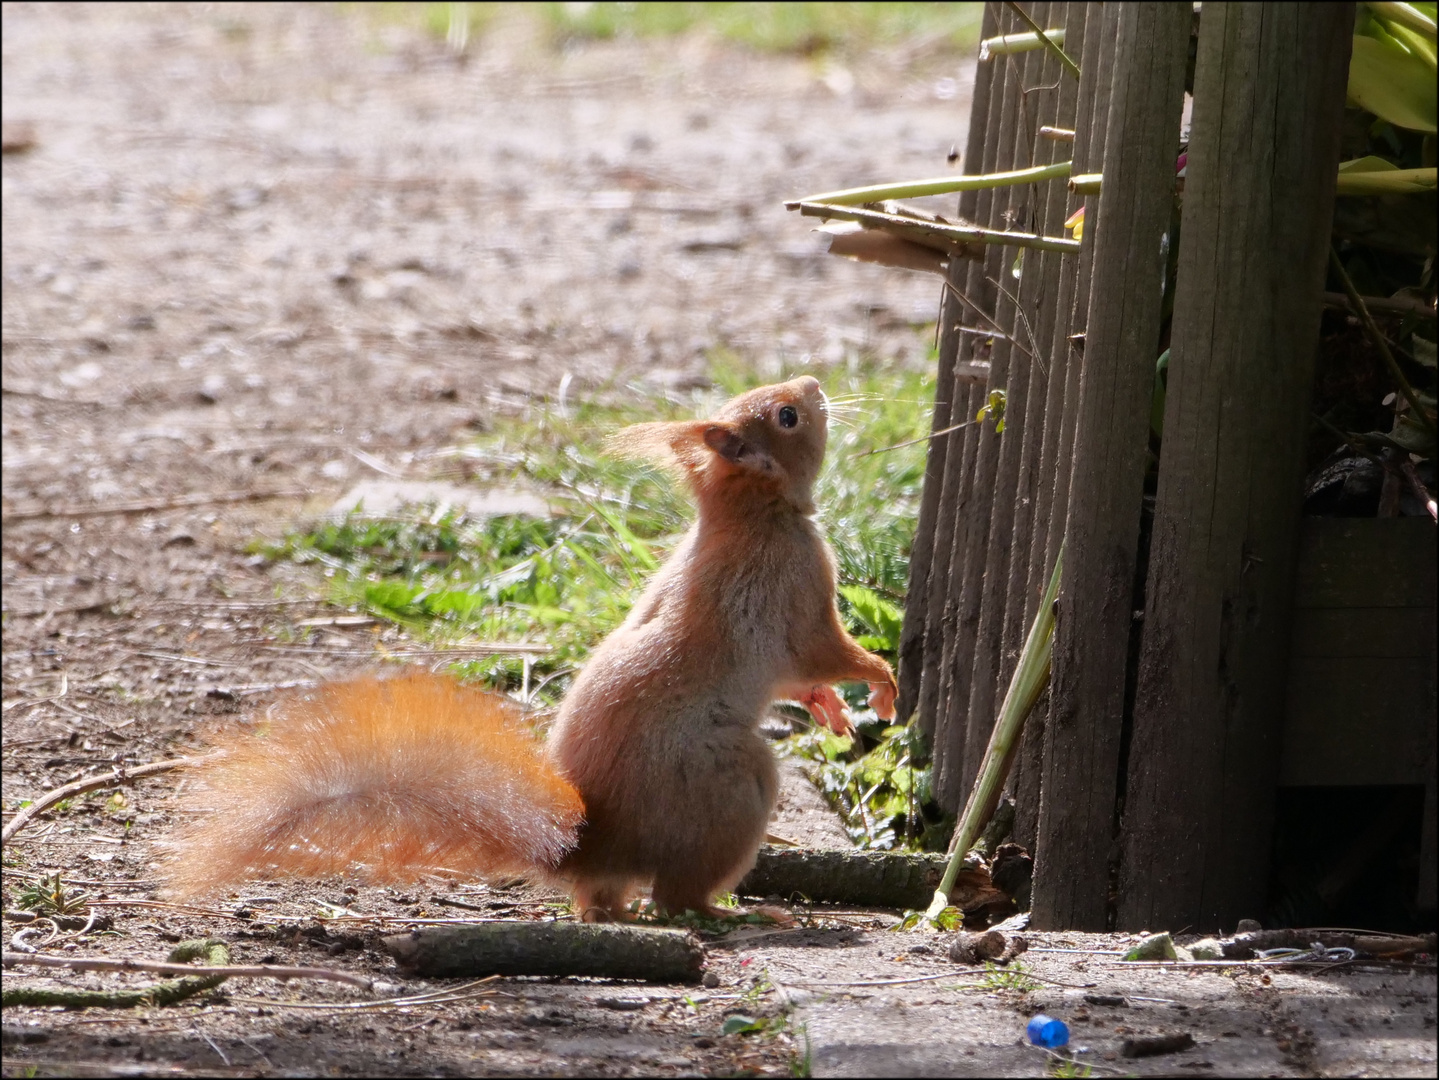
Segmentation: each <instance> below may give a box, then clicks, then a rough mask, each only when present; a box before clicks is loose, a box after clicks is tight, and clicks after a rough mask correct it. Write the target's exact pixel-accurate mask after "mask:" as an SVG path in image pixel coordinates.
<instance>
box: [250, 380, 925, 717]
mask: <svg viewBox="0 0 1439 1080" xmlns="http://www.w3.org/2000/svg"><path fill="white" fill-rule="evenodd" d="M931 378H932V377H931V376H928V375H921V374H916V373H900V372H889V371H883V370H881V369H879V368H867V369H861V370H859V371H857V372H855V373H852V374H843V373H839V372H828V373H823V378H822V381H823V382H824V384H825V389H826V392H827V393H828V394H829V396H830V397H831V398H832V399H833V400H834V402H835V405H834V410H833V416H834V420H833V423H832V426H831V434H830V449H829V452H828V454H827V457H826V464H825V467H824V470H823V472H822V474H821V476H820V478H819V480H818V482H817V484H816V501H817V503H818V504H819V506H820V508H821V509H820V513H819V520H820V524H821V527H822V528H823V529H824V530H825V531H826V532H827V533H828V534H829V536H830V539H831V541H832V543H833V545H834V547H835V551H836V555H837V557H838V562H839V567H840V580H841V590H842V591H841V598H840V605H841V609H842V611H844V613H845V614H846V617H847V618H848V620H849V622H850V626H851V630H852V631H853V632H855V633H857V634H861V635H864V637H863V638H862V640H864V641H865V643H866V645H868V646H869V647H871V648H874V649H876V650H879V651H883V652H887V653H889V654H890V655H891V659H892V658H893V651H894V649H895V647H896V646H897V644H898V633H899V622H898V612H899V610H900V608H899V605H900V604H901V603H902V601H903V596H904V590H905V586H906V581H907V576H908V558H909V543H910V539H911V537H912V535H913V532H914V520H915V517H916V515H917V513H918V506H919V496H920V487H921V484H922V481H923V473H924V455H925V452H926V451H925V445H924V443H923V441H920V442H916V443H913V444H912V445H909V446H905V447H902V448H900V449H898V450H894V451H890V452H887V453H871V452H870V451H872V450H876V449H882V448H885V447H888V446H891V445H894V444H897V443H901V442H907V441H909V440H914V439H920V438H921V437H922V436H923V435H924V434H925V433H926V432H927V430H928V425H929V408H930V403H931V402H932V399H933V387H932V381H931ZM717 380H718V384H717V385H716V386H715V387H714V388H713V389H712V390H710V391H707V392H703V393H698V392H697V393H695V394H694V395H692V396H691V397H690V399H688V400H685V401H663V400H659V399H656V398H653V397H649V396H642V395H640V394H638V393H635V392H632V391H624V392H620V391H616V392H612V393H609V394H605V395H597V396H595V397H593V398H589V399H587V400H583V401H580V402H578V403H575V404H572V405H570V406H569V407H568V408H566V409H565V410H563V411H562V410H560V409H559V408H556V407H551V406H548V405H543V406H538V405H537V406H534V407H532V408H529V409H527V410H526V411H524V412H523V413H521V414H519V415H517V416H511V417H502V418H499V419H497V421H496V423H495V426H494V428H493V430H492V431H490V432H489V433H487V434H486V435H485V436H483V437H481V438H480V439H479V440H477V442H476V443H475V444H474V445H473V446H472V447H470V448H469V449H468V451H467V458H468V464H469V466H470V468H471V471H472V472H474V473H475V474H476V475H477V477H478V479H479V480H480V482H481V483H482V484H490V485H522V486H524V487H527V488H530V489H535V490H539V491H541V492H542V493H543V494H544V495H545V496H546V498H547V499H549V501H550V502H551V504H552V505H553V506H554V507H555V508H556V510H557V513H556V515H555V516H554V517H552V518H550V519H546V520H537V519H534V518H527V517H512V516H503V517H493V518H489V519H487V520H472V519H470V518H468V517H466V516H465V515H463V514H461V513H459V512H455V511H447V512H443V513H437V512H435V511H434V510H433V509H423V508H421V509H417V510H415V511H413V512H411V513H406V514H403V515H399V516H396V517H392V518H383V519H371V518H366V517H363V516H361V515H359V514H352V515H350V516H349V517H347V518H346V519H344V520H342V521H338V522H330V523H323V524H321V525H319V526H317V527H315V528H314V529H312V530H310V531H306V532H296V533H292V534H290V535H288V536H286V537H285V538H284V539H283V540H281V541H280V542H279V543H276V544H269V545H260V546H258V550H260V551H261V552H263V553H264V554H267V555H269V556H270V557H272V558H277V559H279V558H285V559H293V560H295V561H298V562H304V563H314V564H318V565H320V566H322V567H324V569H325V573H326V574H327V575H328V576H329V577H330V579H331V582H332V585H331V591H332V599H333V600H334V601H335V602H337V603H339V604H342V605H344V606H347V607H352V608H357V609H360V610H364V611H367V612H369V613H371V614H374V615H376V616H379V617H381V618H385V619H388V620H391V621H393V622H396V623H398V624H401V625H403V626H404V627H406V628H407V629H408V630H409V631H410V632H411V633H412V634H414V635H416V636H419V637H428V638H432V639H435V640H439V641H467V642H475V641H485V642H501V643H520V642H523V643H543V644H546V645H548V646H549V648H550V652H549V653H548V655H546V656H544V657H543V658H541V659H539V660H536V661H535V662H534V664H533V666H532V668H531V669H530V671H529V672H528V674H529V675H530V677H531V679H532V680H533V682H532V685H533V684H534V682H544V691H543V694H542V697H543V699H545V700H554V698H555V697H556V696H557V695H558V693H559V692H560V691H562V690H563V688H564V686H565V684H566V681H567V680H566V678H565V676H566V674H567V673H568V672H569V671H571V670H572V669H573V668H574V667H576V666H577V665H578V664H579V663H581V662H582V661H583V660H584V658H585V657H586V656H587V655H588V653H589V651H590V649H592V648H593V647H594V646H595V645H596V644H597V643H598V642H599V641H600V639H601V638H603V637H604V635H605V634H607V633H608V632H609V631H611V630H613V629H614V628H615V627H616V626H618V625H619V623H620V622H621V621H622V620H623V619H624V617H625V615H626V613H627V612H628V611H629V608H630V605H631V604H632V603H633V602H634V600H635V598H636V597H637V596H638V595H639V593H640V591H641V590H642V589H643V587H644V584H645V581H646V580H647V579H648V578H649V576H650V575H651V574H652V573H653V572H654V570H655V569H656V568H658V567H659V565H660V564H661V562H663V560H664V557H665V556H666V555H667V554H668V553H669V551H670V550H671V548H672V547H673V546H674V544H675V543H676V542H677V541H678V539H679V536H680V534H681V533H682V532H683V530H684V529H685V528H686V526H687V525H688V523H689V521H690V519H691V517H692V510H691V507H690V503H689V499H688V495H687V493H686V492H685V491H684V490H683V486H682V485H681V484H680V483H679V482H678V481H677V480H676V479H675V478H673V477H672V476H671V475H670V474H668V473H667V472H664V471H663V470H660V469H658V468H656V467H654V466H651V465H647V464H644V463H638V462H635V461H630V460H623V459H618V458H614V457H610V456H608V455H607V454H605V452H604V438H605V436H606V435H608V434H611V433H613V432H615V431H617V430H619V429H620V428H622V427H625V426H626V425H628V424H631V423H637V422H641V421H647V420H667V419H680V418H688V417H694V416H706V415H709V414H711V413H712V412H713V411H714V410H715V409H716V408H717V407H718V406H719V405H720V404H722V403H723V402H724V401H725V400H726V399H728V398H729V397H731V396H733V395H734V394H736V393H739V392H741V391H743V390H746V389H749V388H751V387H753V386H756V385H759V384H760V383H761V381H762V380H760V379H758V378H757V377H756V376H754V375H753V374H746V373H742V372H740V371H738V370H737V369H734V368H733V367H732V366H729V365H724V364H721V365H720V371H719V374H718V376H717ZM467 674H470V675H473V676H478V677H482V678H483V679H484V680H485V681H487V682H489V683H490V684H491V685H494V686H497V687H499V688H501V689H507V690H508V689H514V688H516V687H517V686H519V685H520V683H521V680H522V677H523V675H524V674H525V671H524V664H523V662H522V661H521V660H519V659H514V658H498V659H493V660H486V661H483V662H476V663H474V664H471V665H469V666H468V671H467ZM545 680H549V681H547V682H546V681H545ZM855 693H856V694H857V700H859V701H862V700H863V691H862V689H861V690H857V691H855Z"/></svg>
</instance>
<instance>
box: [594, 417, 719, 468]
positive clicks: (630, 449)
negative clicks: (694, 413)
mask: <svg viewBox="0 0 1439 1080" xmlns="http://www.w3.org/2000/svg"><path fill="white" fill-rule="evenodd" d="M705 427H706V424H705V422H704V421H693V420H680V421H675V422H673V423H664V422H659V423H651V424H634V425H631V426H630V427H627V428H622V429H621V430H619V431H617V432H615V433H614V434H613V435H611V436H609V438H607V439H606V440H605V449H606V450H608V451H609V452H610V453H611V454H614V455H615V456H617V457H628V458H644V459H647V460H650V461H656V462H659V463H660V464H664V465H671V466H673V465H685V466H690V467H693V466H694V465H695V464H697V462H696V461H695V460H694V459H695V458H696V457H697V455H698V453H699V452H700V451H701V448H702V445H703V444H702V442H701V440H702V438H703V431H704V429H705Z"/></svg>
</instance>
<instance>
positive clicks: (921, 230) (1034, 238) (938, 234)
mask: <svg viewBox="0 0 1439 1080" xmlns="http://www.w3.org/2000/svg"><path fill="white" fill-rule="evenodd" d="M795 205H796V206H797V207H798V208H799V212H800V213H801V214H803V215H804V216H805V217H817V218H825V219H830V218H837V219H839V220H840V221H857V222H859V223H860V224H861V225H863V226H865V227H866V228H870V229H884V230H886V231H888V232H891V233H893V234H894V235H896V236H901V237H904V238H905V239H907V240H914V241H915V242H917V243H920V244H925V246H927V247H935V243H934V242H935V241H941V242H943V244H944V246H945V249H949V248H952V247H957V246H960V245H963V244H1005V245H1008V246H1010V247H1022V248H1037V249H1039V250H1040V251H1078V250H1079V248H1080V242H1079V241H1078V240H1071V239H1069V238H1068V237H1063V236H1038V235H1036V234H1034V233H1018V232H1003V231H1000V230H998V229H981V228H979V227H978V226H975V225H951V224H949V223H948V222H938V221H927V220H925V219H924V218H913V217H906V216H904V215H903V214H886V213H884V212H883V211H882V210H868V209H862V208H859V207H848V206H836V205H834V204H832V203H817V202H808V201H805V202H801V203H796V204H795Z"/></svg>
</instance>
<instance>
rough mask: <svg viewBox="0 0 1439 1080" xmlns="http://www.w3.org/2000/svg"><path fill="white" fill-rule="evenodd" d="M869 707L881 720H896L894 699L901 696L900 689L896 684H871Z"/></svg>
mask: <svg viewBox="0 0 1439 1080" xmlns="http://www.w3.org/2000/svg"><path fill="white" fill-rule="evenodd" d="M869 690H870V693H869V707H870V708H871V709H873V710H874V711H875V712H876V713H877V714H878V715H879V718H880V719H881V720H893V719H894V715H895V714H894V699H895V698H897V697H898V696H899V689H898V687H896V686H895V685H894V683H893V682H892V681H891V682H887V683H870V684H869Z"/></svg>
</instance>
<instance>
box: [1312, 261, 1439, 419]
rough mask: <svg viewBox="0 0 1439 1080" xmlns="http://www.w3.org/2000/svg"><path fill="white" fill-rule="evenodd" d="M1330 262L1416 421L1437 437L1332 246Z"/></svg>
mask: <svg viewBox="0 0 1439 1080" xmlns="http://www.w3.org/2000/svg"><path fill="white" fill-rule="evenodd" d="M1329 262H1330V265H1332V266H1333V267H1334V272H1335V273H1336V274H1338V275H1339V282H1340V284H1342V285H1343V286H1344V292H1345V294H1346V295H1347V296H1348V297H1349V306H1350V307H1352V308H1353V309H1354V314H1355V315H1357V316H1359V321H1360V322H1362V323H1363V324H1364V329H1365V330H1367V331H1368V333H1369V336H1370V337H1371V338H1372V339H1373V340H1374V344H1375V345H1376V346H1377V347H1378V349H1379V355H1380V356H1382V357H1383V358H1384V364H1385V366H1386V367H1387V368H1388V369H1389V374H1390V375H1392V376H1394V381H1395V382H1396V383H1398V384H1399V392H1400V393H1401V394H1403V395H1404V400H1405V401H1407V402H1409V408H1410V409H1412V410H1413V412H1414V419H1415V420H1417V421H1418V422H1419V425H1420V426H1421V427H1423V428H1424V429H1425V430H1426V431H1428V432H1429V434H1430V435H1431V436H1433V435H1435V434H1436V433H1435V430H1434V418H1433V417H1432V416H1430V415H1429V414H1428V413H1427V412H1426V411H1425V410H1424V407H1423V406H1422V405H1420V404H1419V396H1418V395H1417V394H1416V393H1415V392H1414V387H1412V386H1410V385H1409V380H1408V378H1407V377H1405V375H1404V369H1403V368H1401V367H1400V366H1399V361H1397V360H1395V359H1394V354H1393V353H1392V352H1390V351H1389V343H1388V342H1387V341H1385V340H1384V335H1383V334H1381V333H1380V332H1379V327H1377V326H1375V325H1374V317H1373V316H1372V315H1370V314H1369V309H1368V308H1367V307H1365V306H1364V297H1362V296H1360V295H1359V290H1358V289H1356V288H1355V287H1354V282H1352V281H1350V280H1349V274H1348V273H1347V272H1346V271H1345V269H1344V264H1343V263H1342V262H1340V261H1339V252H1337V251H1335V250H1334V246H1333V245H1332V244H1331V245H1330V247H1329Z"/></svg>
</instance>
